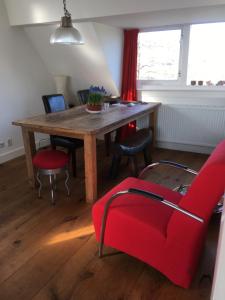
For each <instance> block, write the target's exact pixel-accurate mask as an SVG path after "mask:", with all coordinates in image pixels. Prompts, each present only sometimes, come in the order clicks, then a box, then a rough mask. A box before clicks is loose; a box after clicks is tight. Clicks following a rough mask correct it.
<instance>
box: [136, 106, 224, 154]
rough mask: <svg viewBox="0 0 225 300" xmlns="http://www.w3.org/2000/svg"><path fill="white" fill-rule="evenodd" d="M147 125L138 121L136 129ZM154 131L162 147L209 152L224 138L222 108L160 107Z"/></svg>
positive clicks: (144, 120) (143, 120) (143, 121)
mask: <svg viewBox="0 0 225 300" xmlns="http://www.w3.org/2000/svg"><path fill="white" fill-rule="evenodd" d="M147 122H148V121H147V120H146V119H141V120H139V121H138V127H140V128H143V127H146V126H147ZM157 128H158V129H157V143H158V145H159V146H161V147H165V148H171V149H178V150H186V151H196V152H205V153H209V152H210V151H211V150H212V149H213V148H214V147H215V145H216V144H218V142H219V141H221V140H222V139H225V107H219V106H206V105H204V106H199V105H178V104H163V105H162V106H161V107H160V108H159V113H158V124H157Z"/></svg>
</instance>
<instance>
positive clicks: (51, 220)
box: [0, 145, 219, 300]
mask: <svg viewBox="0 0 225 300" xmlns="http://www.w3.org/2000/svg"><path fill="white" fill-rule="evenodd" d="M99 147H100V149H98V173H99V190H100V191H99V194H102V193H104V192H105V191H106V190H108V189H109V188H111V187H112V186H113V185H115V184H116V182H119V181H120V180H121V179H123V178H125V177H126V176H128V174H130V170H129V167H128V166H127V165H126V161H124V162H123V166H122V171H121V174H120V178H118V179H117V180H109V179H108V178H107V172H108V167H109V164H110V159H109V158H106V157H105V156H104V152H103V151H102V149H101V148H102V146H101V145H100V146H99ZM79 155H80V158H79V165H78V174H79V175H78V177H77V178H76V179H72V180H71V182H70V185H71V189H72V195H71V197H70V198H68V197H66V196H65V192H64V186H63V178H62V177H61V178H59V180H58V198H57V205H56V206H55V207H52V206H51V205H50V202H49V200H50V195H49V193H48V190H47V188H46V189H45V190H44V192H43V198H42V199H38V198H37V191H35V190H32V189H31V188H30V187H29V186H28V185H27V178H26V169H25V160H24V157H21V158H18V159H15V160H13V161H11V162H8V163H5V164H3V165H0V241H1V242H0V299H1V300H27V299H35V300H45V299H48V300H69V299H74V300H75V299H76V300H82V299H85V300H91V299H99V300H103V299H105V300H119V299H120V300H122V299H124V300H125V299H128V300H130V299H131V300H136V299H142V300H145V299H146V300H151V299H152V300H175V299H179V300H182V299H185V300H186V299H191V300H195V299H209V296H210V290H211V279H212V274H213V265H214V258H215V251H216V243H217V232H218V224H219V218H218V217H215V216H214V217H213V219H212V222H211V224H210V228H209V232H208V237H207V242H206V247H205V252H204V254H203V257H202V260H201V263H200V266H199V271H198V274H197V275H196V277H195V279H194V281H193V283H192V286H191V288H190V289H188V290H184V289H181V288H179V287H176V286H175V285H173V284H172V283H171V282H170V281H169V280H167V279H166V278H165V277H164V276H163V275H162V274H160V273H159V272H158V271H156V270H154V269H153V268H151V267H150V266H147V265H146V264H144V263H142V262H140V261H138V260H137V259H135V258H133V257H129V256H128V255H126V254H120V255H113V256H110V257H107V258H104V259H98V257H97V243H96V241H95V237H94V234H93V226H92V221H91V207H90V206H89V205H87V204H85V202H84V173H83V155H82V152H81V153H79ZM153 158H154V160H158V159H170V160H171V159H172V160H176V161H178V162H182V163H186V164H188V165H190V166H191V167H192V168H194V169H199V168H200V167H201V165H202V164H203V162H204V161H205V159H206V158H207V156H206V155H200V154H193V153H184V152H178V151H169V150H156V151H155V152H154V154H153ZM139 163H140V167H142V164H143V163H142V157H139ZM149 179H151V180H152V181H154V182H158V183H164V184H166V185H167V186H169V187H172V186H173V187H174V186H176V185H179V183H180V182H188V181H189V180H191V177H190V175H186V174H184V173H182V172H180V171H176V170H175V169H173V168H172V169H171V168H170V169H168V168H165V167H164V168H162V167H160V168H158V169H157V170H154V171H152V172H151V175H150V176H149Z"/></svg>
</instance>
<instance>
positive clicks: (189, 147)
mask: <svg viewBox="0 0 225 300" xmlns="http://www.w3.org/2000/svg"><path fill="white" fill-rule="evenodd" d="M39 143H40V141H37V142H36V146H37V147H38V146H39ZM41 144H42V145H41V146H42V147H45V146H48V145H49V144H50V141H49V139H46V140H43V141H42V142H41ZM156 146H157V147H158V148H163V149H170V150H179V151H187V152H195V153H204V154H210V153H211V152H212V150H213V149H214V148H215V146H216V145H215V146H212V145H194V144H184V143H177V142H169V141H157V142H156ZM21 155H24V147H23V146H21V147H18V148H16V149H13V150H10V151H7V152H5V153H2V154H0V164H3V163H5V162H7V161H9V160H12V159H14V158H16V157H19V156H21Z"/></svg>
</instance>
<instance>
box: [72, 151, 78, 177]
mask: <svg viewBox="0 0 225 300" xmlns="http://www.w3.org/2000/svg"><path fill="white" fill-rule="evenodd" d="M71 158H72V171H73V177H76V176H77V159H76V150H72V151H71Z"/></svg>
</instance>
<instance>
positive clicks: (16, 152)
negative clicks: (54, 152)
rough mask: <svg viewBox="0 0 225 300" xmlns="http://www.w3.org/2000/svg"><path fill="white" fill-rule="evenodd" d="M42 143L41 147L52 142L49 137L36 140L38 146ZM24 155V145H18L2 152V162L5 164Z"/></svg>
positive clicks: (0, 155) (0, 156)
mask: <svg viewBox="0 0 225 300" xmlns="http://www.w3.org/2000/svg"><path fill="white" fill-rule="evenodd" d="M40 143H41V147H45V146H48V145H49V144H50V140H49V139H44V140H42V139H41V140H38V141H36V147H37V148H39V147H40ZM22 155H24V147H23V146H21V147H17V148H15V149H12V150H9V151H7V152H5V153H0V164H3V163H5V162H7V161H9V160H12V159H14V158H17V157H19V156H22Z"/></svg>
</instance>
